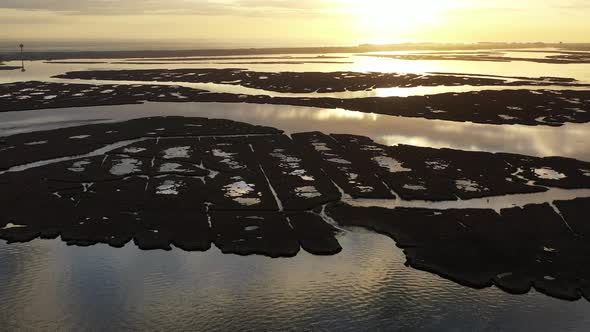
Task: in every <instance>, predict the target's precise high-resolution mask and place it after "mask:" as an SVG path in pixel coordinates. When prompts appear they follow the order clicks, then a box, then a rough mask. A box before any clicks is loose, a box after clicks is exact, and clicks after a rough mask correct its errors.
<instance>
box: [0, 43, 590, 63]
mask: <svg viewBox="0 0 590 332" xmlns="http://www.w3.org/2000/svg"><path fill="white" fill-rule="evenodd" d="M521 48H559V49H564V50H570V51H590V43H583V44H549V43H474V44H437V43H406V44H390V45H372V44H365V45H358V46H328V47H282V48H235V49H194V50H135V51H129V50H125V51H46V52H42V51H34V52H26V54H25V60H67V59H115V58H162V57H188V56H234V55H236V56H237V55H273V54H333V53H363V52H386V51H420V50H438V51H444V50H475V49H477V50H482V49H521ZM11 60H20V54H18V53H17V52H16V51H15V52H3V53H0V61H11Z"/></svg>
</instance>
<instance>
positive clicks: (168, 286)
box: [0, 230, 590, 330]
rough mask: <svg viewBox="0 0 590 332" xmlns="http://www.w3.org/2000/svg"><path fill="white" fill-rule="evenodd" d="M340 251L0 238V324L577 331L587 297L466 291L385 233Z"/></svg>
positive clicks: (350, 236)
mask: <svg viewBox="0 0 590 332" xmlns="http://www.w3.org/2000/svg"><path fill="white" fill-rule="evenodd" d="M340 241H341V243H342V246H343V248H344V250H343V252H342V253H341V254H339V255H336V256H331V257H320V256H312V255H309V254H306V253H300V254H299V255H298V256H297V257H295V258H290V259H269V258H265V257H256V256H255V257H240V256H233V255H223V254H221V253H220V252H219V250H217V249H215V248H214V249H212V250H210V251H209V252H207V253H188V252H183V251H181V250H177V249H175V250H173V251H171V252H163V251H155V252H154V251H152V252H143V251H140V250H138V249H137V248H136V247H135V246H133V245H128V246H126V247H125V248H123V249H114V248H109V247H107V246H103V245H100V246H94V247H90V248H77V247H67V246H66V245H65V244H63V243H61V242H59V241H44V240H37V241H34V242H31V243H28V244H15V245H4V244H2V245H0V259H1V260H2V262H3V264H2V265H1V266H0V282H1V283H2V284H3V285H4V287H0V296H2V299H3V301H2V302H0V311H1V312H2V315H3V317H4V319H3V321H4V325H3V328H6V329H9V330H10V329H17V328H21V329H22V328H31V329H39V328H42V329H44V330H54V329H58V328H60V327H61V328H66V329H88V328H92V329H101V328H102V329H105V328H108V329H111V330H121V329H144V330H145V329H147V330H154V329H163V328H167V329H174V330H180V329H189V328H192V329H194V328H197V327H198V329H200V330H211V329H216V330H235V329H239V330H252V329H256V330H267V329H273V330H280V329H303V328H315V329H320V330H321V329H328V330H359V329H363V330H375V329H387V330H391V329H401V330H407V329H416V328H421V329H434V330H437V329H438V330H440V329H450V328H455V329H459V330H461V329H464V328H467V327H469V329H470V330H482V329H494V330H504V329H510V330H512V329H515V330H519V329H527V330H528V329H533V330H535V329H542V330H546V329H552V330H556V329H559V330H563V329H573V330H576V329H583V327H584V326H587V324H588V323H590V320H589V317H590V315H589V313H590V308H589V307H588V303H587V302H585V301H579V302H575V303H570V302H564V301H560V300H556V299H552V298H549V297H547V296H545V295H541V294H537V293H534V292H532V293H531V294H528V295H525V296H513V295H508V294H505V293H504V292H502V291H500V290H498V289H495V288H490V289H485V290H481V291H477V290H472V289H469V288H465V287H462V286H459V285H457V284H454V283H452V282H450V281H446V280H444V279H442V278H440V277H437V276H435V275H432V274H430V273H426V272H420V271H416V270H414V269H411V268H407V267H405V266H404V264H403V263H404V262H405V257H404V255H403V253H402V252H401V250H399V249H397V248H396V247H395V245H394V243H393V242H392V241H391V240H390V239H389V238H387V237H384V236H382V235H377V234H372V233H368V232H364V231H361V230H355V231H354V232H347V233H345V235H343V236H342V237H341V238H340Z"/></svg>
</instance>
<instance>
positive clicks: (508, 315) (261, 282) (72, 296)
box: [0, 54, 590, 330]
mask: <svg viewBox="0 0 590 332" xmlns="http://www.w3.org/2000/svg"><path fill="white" fill-rule="evenodd" d="M524 55H525V54H522V56H524ZM299 56H301V55H299ZM351 59H352V60H353V61H354V64H305V65H268V64H265V65H239V67H240V68H247V69H252V70H258V71H280V70H292V71H339V70H342V71H345V70H346V71H348V70H350V71H383V72H416V73H423V72H430V71H443V72H460V73H473V74H496V75H509V76H515V75H518V76H532V77H538V76H560V77H575V78H578V79H581V80H586V81H590V65H549V64H535V63H526V62H512V63H493V62H463V61H405V60H391V59H379V58H372V57H352V58H351ZM107 61H108V60H107ZM8 64H9V65H10V63H8ZM161 67H162V65H111V64H107V65H105V64H97V65H87V64H83V65H78V64H69V65H58V64H51V65H49V64H43V63H42V62H30V63H27V69H28V70H27V72H25V73H21V72H20V71H8V72H0V83H1V82H10V81H23V80H45V79H46V78H48V77H49V76H52V75H56V74H60V73H63V72H65V71H73V70H86V69H130V68H131V69H133V68H137V69H139V68H161ZM166 67H168V68H223V67H236V66H235V65H233V66H232V65H214V64H209V65H207V64H203V65H184V64H177V65H174V66H172V65H166ZM405 91H406V92H407V91H408V90H405ZM421 91H424V90H421ZM437 91H440V90H437ZM392 92H395V91H393V90H388V91H386V92H383V91H379V90H378V91H376V92H375V93H376V94H377V95H381V96H383V93H392ZM379 93H381V94H379ZM396 93H397V92H396ZM154 115H183V116H202V117H212V118H225V119H232V120H237V121H244V122H248V123H253V124H261V125H268V126H273V127H277V128H280V129H283V130H285V131H286V132H287V133H293V132H304V131H311V130H319V131H322V132H326V133H351V134H358V135H364V136H368V137H371V138H373V139H375V140H376V141H378V142H381V143H385V144H390V145H392V144H398V143H405V144H412V145H419V146H432V147H452V148H459V149H468V150H484V151H504V152H516V153H523V154H531V155H540V156H547V155H561V156H570V157H575V158H579V159H584V160H590V151H589V150H588V148H587V141H588V140H587V138H588V133H589V132H590V127H589V125H588V124H568V125H566V126H563V127H559V128H551V127H540V126H539V127H527V126H517V125H515V126H497V125H481V124H472V123H457V122H449V121H439V120H425V119H419V118H415V119H412V118H401V117H391V116H385V115H376V114H366V113H358V112H350V111H345V110H329V109H316V108H303V107H293V106H276V105H248V104H221V103H206V104H199V103H179V104H175V103H148V104H145V105H127V106H105V107H88V108H72V109H56V110H39V111H29V112H8V113H0V133H1V134H0V135H10V134H13V133H17V132H24V131H30V130H43V129H54V128H60V127H64V126H72V125H79V124H81V123H86V122H94V121H99V122H101V121H108V120H111V119H114V120H126V119H131V118H137V117H145V116H154ZM340 242H341V244H342V247H343V248H344V250H343V252H342V253H340V254H339V255H336V256H331V257H319V256H312V255H309V254H306V253H304V252H302V253H300V254H299V255H298V256H297V257H295V258H291V259H269V258H265V257H239V256H233V255H222V254H221V253H220V252H219V250H217V249H216V248H214V249H212V250H210V251H209V252H207V253H187V252H183V251H181V250H177V249H175V250H174V251H172V252H162V251H155V252H143V251H140V250H139V249H137V248H136V247H135V246H134V245H132V244H131V245H127V246H126V247H125V248H123V249H114V248H109V247H107V246H102V245H101V246H94V247H90V248H77V247H67V246H66V245H65V244H63V243H62V242H60V241H59V240H55V241H43V240H36V241H33V242H31V243H27V244H14V245H5V244H0V261H2V264H0V284H2V287H0V298H2V301H0V322H2V323H3V325H2V329H6V330H16V329H35V330H39V329H43V330H57V329H67V330H81V329H111V330H123V329H136V330H140V329H141V330H156V329H164V328H165V329H169V330H173V329H174V330H183V329H185V330H186V329H191V330H193V329H195V328H198V329H203V330H205V329H209V330H210V329H216V330H268V329H272V330H279V329H283V330H284V329H311V328H314V329H318V330H321V329H326V330H361V329H362V330H379V329H381V330H393V329H398V330H411V329H417V328H420V329H426V330H448V329H456V330H585V329H586V327H587V326H588V324H590V315H589V314H590V307H588V303H587V302H586V301H579V302H575V303H570V302H564V301H560V300H556V299H552V298H549V297H547V296H544V295H541V294H538V293H535V292H532V293H530V294H528V295H524V296H513V295H508V294H505V293H504V292H502V291H500V290H498V289H496V288H490V289H485V290H480V291H478V290H472V289H469V288H465V287H462V286H459V285H457V284H455V283H452V282H450V281H447V280H444V279H442V278H440V277H437V276H435V275H432V274H430V273H426V272H420V271H416V270H414V269H411V268H407V267H405V266H404V262H405V257H404V255H403V252H402V251H401V250H399V249H397V248H396V247H395V245H394V243H393V242H392V241H391V240H390V239H389V238H387V237H384V236H381V235H377V234H373V233H368V232H364V231H360V230H355V231H353V232H347V233H345V234H344V235H343V236H342V237H341V238H340Z"/></svg>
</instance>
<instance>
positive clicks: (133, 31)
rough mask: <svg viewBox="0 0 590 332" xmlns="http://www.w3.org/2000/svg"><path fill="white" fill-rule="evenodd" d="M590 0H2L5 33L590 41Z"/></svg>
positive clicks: (0, 26) (255, 39) (0, 25)
mask: <svg viewBox="0 0 590 332" xmlns="http://www.w3.org/2000/svg"><path fill="white" fill-rule="evenodd" d="M588 17H590V0H543V1H542V0H518V1H513V0H511V1H508V0H496V1H483V0H469V1H467V0H362V1H355V0H315V1H312V0H216V1H213V0H211V1H205V0H167V1H163V0H125V1H114V0H44V1H37V0H2V1H0V39H10V40H13V39H35V40H51V39H144V40H145V39H148V40H218V41H231V42H242V43H250V44H252V45H255V44H258V43H266V44H272V43H273V41H277V42H278V43H279V44H293V45H295V44H306V45H307V44H313V43H322V44H356V43H363V42H400V41H435V42H456V41H460V42H473V41H545V42H556V41H565V42H590V38H589V37H588V36H590V20H588Z"/></svg>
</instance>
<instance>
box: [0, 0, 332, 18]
mask: <svg viewBox="0 0 590 332" xmlns="http://www.w3.org/2000/svg"><path fill="white" fill-rule="evenodd" d="M337 2H338V0H298V1H293V0H166V1H164V0H125V1H119V0H2V1H1V2H0V8H2V9H17V10H35V11H37V10H42V11H52V12H61V13H66V14H74V15H76V14H77V15H129V14H132V15H133V14H137V15H138V14H143V15H145V14H159V15H161V14H187V15H189V14H190V15H210V16H231V15H244V16H252V15H255V16H259V15H263V16H272V15H288V14H299V15H314V14H320V13H326V12H334V11H333V9H334V8H335V6H336V5H337Z"/></svg>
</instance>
